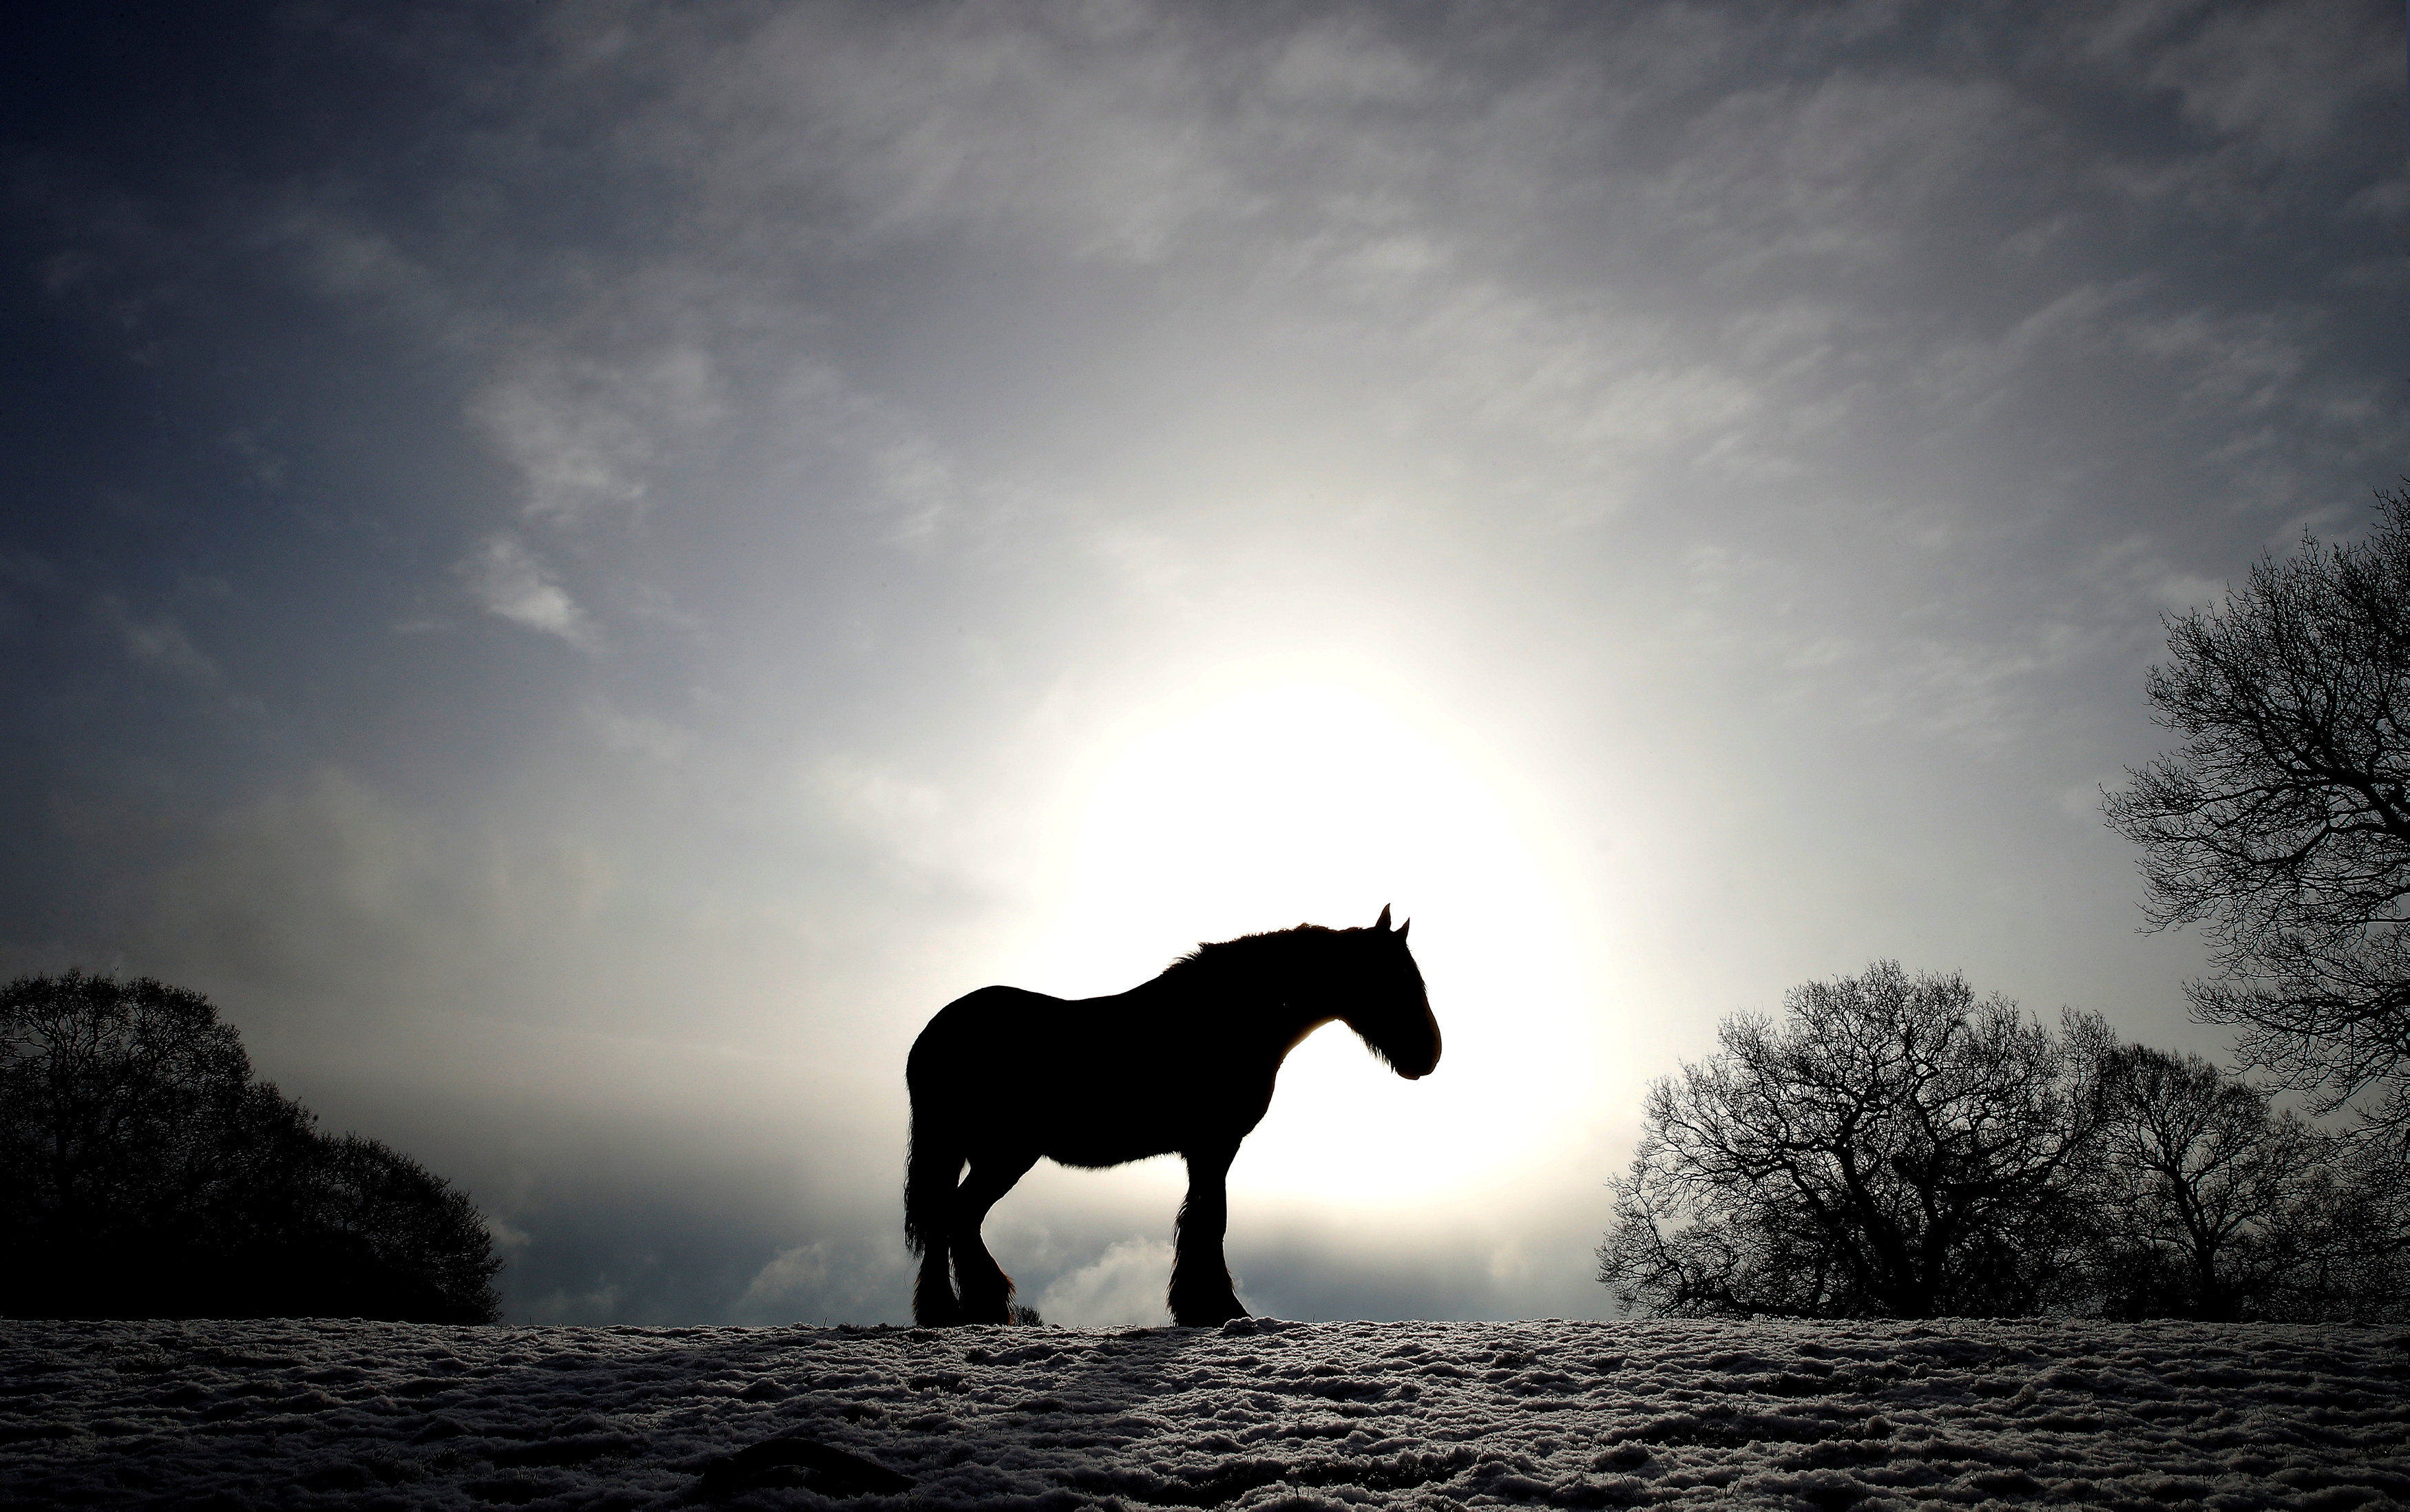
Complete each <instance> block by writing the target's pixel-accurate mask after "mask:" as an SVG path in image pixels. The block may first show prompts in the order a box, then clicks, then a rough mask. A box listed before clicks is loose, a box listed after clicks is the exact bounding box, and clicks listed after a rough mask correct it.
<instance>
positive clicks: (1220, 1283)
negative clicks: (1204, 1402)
mask: <svg viewBox="0 0 2410 1512" xmlns="http://www.w3.org/2000/svg"><path fill="white" fill-rule="evenodd" d="M1238 1154H1239V1147H1238V1146H1237V1145H1236V1144H1232V1145H1230V1146H1228V1147H1227V1148H1212V1149H1204V1150H1188V1151H1184V1152H1183V1156H1184V1157H1185V1158H1186V1160H1187V1161H1188V1199H1187V1200H1186V1201H1184V1202H1183V1203H1181V1204H1180V1218H1179V1221H1178V1223H1177V1225H1176V1228H1175V1233H1176V1236H1177V1237H1176V1239H1175V1241H1174V1244H1175V1248H1174V1253H1173V1255H1172V1259H1171V1320H1172V1321H1173V1322H1174V1323H1177V1324H1180V1325H1181V1326H1183V1328H1198V1327H1210V1326H1212V1325H1213V1324H1216V1323H1221V1322H1225V1321H1227V1320H1228V1319H1230V1318H1234V1317H1244V1316H1247V1310H1246V1309H1245V1308H1243V1307H1241V1306H1240V1305H1239V1294H1238V1292H1237V1291H1236V1290H1235V1289H1233V1288H1232V1287H1231V1286H1230V1267H1229V1265H1228V1263H1227V1261H1225V1260H1224V1259H1223V1258H1222V1235H1223V1233H1224V1231H1225V1230H1227V1229H1228V1228H1229V1227H1230V1192H1229V1176H1230V1162H1231V1161H1232V1160H1233V1159H1234V1158H1236V1157H1237V1156H1238Z"/></svg>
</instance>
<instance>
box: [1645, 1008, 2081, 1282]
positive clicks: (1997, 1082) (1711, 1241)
mask: <svg viewBox="0 0 2410 1512" xmlns="http://www.w3.org/2000/svg"><path fill="white" fill-rule="evenodd" d="M1721 1039H1722V1046H1723V1049H1722V1053H1721V1054H1718V1055H1716V1056H1714V1057H1713V1058H1711V1059H1709V1060H1708V1061H1706V1063H1704V1064H1701V1065H1686V1066H1684V1067H1683V1068H1682V1071H1681V1074H1680V1075H1679V1076H1677V1077H1673V1078H1668V1079H1666V1080H1663V1081H1661V1082H1659V1083H1656V1084H1655V1085H1654V1086H1652V1087H1651V1088H1650V1090H1649V1097H1648V1115H1647V1127H1646V1130H1645V1132H1644V1135H1643V1138H1642V1140H1641V1143H1640V1147H1639V1150H1638V1153H1637V1154H1636V1155H1635V1156H1634V1157H1633V1164H1632V1168H1631V1170H1630V1171H1629V1172H1628V1173H1627V1174H1626V1175H1625V1176H1623V1177H1621V1178H1619V1179H1618V1180H1617V1181H1616V1182H1615V1183H1613V1190H1614V1193H1615V1218H1614V1226H1613V1228H1612V1229H1610V1231H1609V1232H1608V1235H1607V1238H1606V1242H1605V1243H1604V1245H1602V1246H1601V1248H1600V1251H1599V1261H1600V1269H1599V1279H1600V1280H1601V1281H1603V1282H1604V1283H1606V1284H1607V1285H1608V1286H1610V1287H1614V1288H1615V1292H1616V1295H1617V1298H1618V1300H1619V1301H1621V1302H1622V1304H1623V1305H1624V1306H1626V1307H1639V1308H1642V1309H1645V1310H1647V1311H1649V1312H1653V1313H1657V1314H1661V1315H1674V1316H1704V1315H1714V1314H1736V1313H1773V1314H1784V1315H1790V1316H1828V1317H1829V1316H1895V1317H1927V1316H1936V1315H1939V1314H1965V1315H2006V1314H2024V1313H2033V1312H2038V1311H2040V1310H2041V1309H2042V1308H2043V1307H2044V1306H2046V1305H2049V1304H2051V1303H2052V1302H2054V1301H2056V1300H2057V1299H2058V1292H2057V1288H2058V1287H2060V1286H2061V1285H2062V1283H2065V1282H2067V1281H2069V1280H2071V1279H2072V1278H2073V1277H2074V1275H2075V1274H2076V1272H2077V1270H2078V1269H2079V1268H2078V1267H2076V1266H2074V1265H2073V1264H2072V1263H2071V1260H2072V1258H2074V1257H2075V1256H2077V1255H2078V1254H2080V1251H2081V1244H2082V1239H2083V1216H2084V1213H2085V1209H2084V1205H2083V1202H2082V1200H2081V1198H2080V1195H2079V1193H2078V1190H2077V1185H2078V1184H2077V1180H2076V1178H2077V1174H2078V1172H2077V1170H2076V1167H2075V1161H2074V1157H2075V1156H2076V1155H2077V1154H2078V1152H2080V1151H2081V1150H2082V1149H2083V1146H2084V1144H2085V1142H2086V1141H2087V1139H2088V1137H2089V1128H2088V1125H2087V1116H2088V1115H2087V1112H2086V1110H2088V1109H2090V1108H2091V1107H2093V1106H2095V1105H2096V1099H2093V1098H2089V1097H2088V1096H2085V1095H2083V1093H2082V1092H2081V1089H2080V1088H2079V1087H2078V1086H2077V1084H2076V1083H2077V1080H2078V1079H2079V1078H2080V1075H2081V1063H2080V1059H2079V1058H2078V1057H2073V1056H2070V1055H2069V1053H2068V1050H2067V1047H2066V1045H2065V1044H2064V1042H2063V1041H2061V1040H2060V1039H2058V1038H2057V1037H2055V1036H2054V1035H2052V1034H2051V1033H2050V1032H2049V1031H2047V1030H2045V1029H2044V1028H2042V1027H2041V1026H2040V1025H2036V1024H2033V1023H2030V1022H2028V1021H2027V1020H2026V1019H2025V1016H2024V1015H2023V1014H2022V1013H2021V1012H2020V1011H2019V1010H2018V1009H2017V1007H2016V1005H2015V1004H2014V1003H2012V1002H2010V1001H2008V1000H2007V999H2005V998H2002V997H1999V996H1992V997H1989V998H1986V999H1983V1000H1982V1001H1980V1002H1979V1001H1977V1000H1976V998H1975V996H1974V994H1973V992H1972V990H1971V989H1969V988H1968V986H1967V983H1966V981H1964V980H1963V979H1962V978H1960V977H1958V976H1956V975H1955V974H1951V975H1936V974H1924V975H1918V976H1910V975H1909V974H1908V973H1907V972H1906V971H1904V970H1902V969H1901V968H1900V967H1899V965H1898V963H1896V962H1894V961H1880V962H1877V963H1875V964H1874V965H1873V966H1871V967H1868V968H1867V969H1866V972H1865V973H1864V974H1863V975H1860V976H1857V977H1844V978H1840V979H1838V980H1837V981H1830V982H1810V983H1808V984H1807V985H1805V986H1802V987H1798V988H1794V989H1793V991H1792V992H1791V993H1790V994H1789V995H1787V996H1786V998H1785V1000H1784V1011H1783V1016H1782V1020H1781V1022H1780V1023H1779V1024H1777V1023H1774V1022H1771V1021H1768V1020H1766V1019H1764V1018H1761V1017H1753V1016H1747V1015H1743V1016H1737V1017H1735V1018H1732V1019H1728V1020H1726V1021H1725V1023H1724V1025H1723V1026H1722V1030H1721Z"/></svg>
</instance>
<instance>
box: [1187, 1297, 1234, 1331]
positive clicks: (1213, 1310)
mask: <svg viewBox="0 0 2410 1512" xmlns="http://www.w3.org/2000/svg"><path fill="white" fill-rule="evenodd" d="M1245 1316H1248V1314H1247V1310H1246V1309H1245V1308H1243V1307H1241V1306H1240V1305H1239V1302H1238V1299H1236V1298H1232V1299H1231V1300H1230V1301H1226V1302H1209V1303H1207V1304H1205V1305H1204V1306H1201V1307H1175V1308H1173V1309H1172V1310H1171V1322H1172V1326H1173V1327H1175V1328H1183V1329H1218V1328H1220V1327H1221V1326H1222V1325H1223V1324H1225V1323H1227V1322H1228V1321H1230V1319H1232V1318H1234V1317H1245Z"/></svg>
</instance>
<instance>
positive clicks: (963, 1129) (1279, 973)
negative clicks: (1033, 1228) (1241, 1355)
mask: <svg viewBox="0 0 2410 1512" xmlns="http://www.w3.org/2000/svg"><path fill="white" fill-rule="evenodd" d="M1411 924H1412V921H1411V920H1409V921H1408V922H1407V923H1405V924H1401V925H1399V926H1398V927H1397V928H1396V929H1394V930H1393V929H1391V928H1390V927H1389V910H1388V909H1386V908H1384V909H1382V910H1381V917H1380V918H1379V919H1378V920H1377V921H1376V922H1374V923H1372V925H1371V926H1370V927H1368V928H1364V929H1326V928H1324V927H1323V926H1321V925H1320V924H1299V925H1298V926H1297V927H1296V928H1295V929H1283V930H1278V931H1275V932H1273V933H1270V934H1263V935H1248V936H1245V937H1243V938H1239V939H1232V940H1225V941H1223V942H1221V943H1220V944H1214V945H1200V946H1198V948H1197V949H1196V950H1195V951H1192V952H1189V953H1188V954H1186V955H1184V956H1182V957H1181V958H1180V959H1179V960H1177V961H1174V962H1173V963H1172V964H1171V965H1170V966H1169V967H1166V968H1165V970H1164V972H1163V974H1162V975H1161V976H1158V977H1156V978H1155V979H1154V981H1148V982H1142V983H1140V985H1138V986H1136V987H1133V988H1131V989H1130V990H1129V991H1127V992H1125V993H1116V994H1114V995H1113V996H1110V997H1082V998H1076V999H1069V1000H1067V999H1064V998H1060V997H1049V996H1045V995H1044V994H1042V993H1034V992H1024V991H1022V990H1021V989H1020V988H1017V987H982V988H980V990H979V991H977V992H975V993H972V994H970V995H969V996H965V997H958V998H956V999H955V1000H954V1001H952V1002H951V1003H948V1004H947V1005H946V1006H945V1007H944V1008H943V1009H940V1010H938V1012H937V1016H936V1018H933V1019H931V1020H930V1021H929V1025H928V1027H927V1028H924V1029H922V1031H921V1038H920V1039H916V1040H914V1041H913V1043H912V1054H911V1057H910V1058H909V1059H908V1060H907V1062H906V1063H905V1069H904V1081H905V1084H906V1085H907V1087H908V1088H909V1089H910V1091H911V1095H912V1146H911V1154H910V1156H909V1157H908V1158H907V1162H906V1166H905V1177H904V1238H905V1242H906V1243H907V1244H909V1245H910V1246H911V1249H912V1252H913V1253H914V1254H916V1255H918V1256H920V1257H921V1275H920V1280H919V1282H918V1284H917V1285H916V1286H915V1287H914V1288H913V1292H912V1316H913V1318H914V1320H915V1321H917V1322H920V1323H923V1324H942V1323H1006V1322H1010V1321H1011V1320H1012V1315H1013V1308H1012V1278H1011V1277H1010V1276H1009V1275H1007V1274H1005V1273H1004V1270H1003V1268H1002V1267H1001V1266H999V1265H997V1264H996V1263H995V1257H994V1256H993V1255H990V1254H989V1253H988V1251H987V1246H986V1245H985V1244H984V1243H980V1224H981V1223H983V1222H985V1221H986V1219H987V1214H988V1210H989V1209H990V1208H992V1207H994V1205H995V1203H996V1200H997V1199H1000V1198H1001V1197H1003V1196H1004V1194H1005V1193H1007V1192H1009V1191H1010V1190H1012V1187H1013V1184H1014V1183H1016V1182H1018V1181H1020V1180H1021V1178H1022V1177H1023V1176H1024V1175H1026V1174H1028V1172H1029V1168H1030V1167H1032V1166H1034V1165H1036V1164H1037V1163H1038V1156H1047V1157H1049V1158H1051V1159H1053V1160H1055V1161H1058V1162H1060V1163H1061V1164H1063V1165H1067V1166H1077V1167H1080V1168H1082V1169H1084V1170H1101V1169H1103V1168H1104V1167H1107V1166H1118V1165H1121V1164H1123V1163H1125V1162H1126V1161H1131V1160H1143V1159H1145V1158H1146V1157H1147V1156H1157V1155H1175V1154H1176V1155H1178V1156H1181V1157H1182V1158H1183V1159H1184V1160H1185V1161H1186V1162H1187V1165H1188V1196H1187V1199H1186V1200H1185V1201H1183V1202H1182V1203H1181V1205H1180V1215H1179V1218H1178V1220H1177V1224H1176V1232H1177V1236H1178V1240H1177V1245H1176V1250H1175V1254H1174V1258H1173V1260H1172V1266H1171V1287H1170V1302H1171V1316H1172V1320H1173V1321H1174V1322H1176V1323H1181V1324H1183V1325H1197V1324H1213V1323H1220V1322H1222V1321H1224V1320H1225V1319H1227V1318H1233V1317H1244V1316H1246V1314H1247V1310H1246V1309H1245V1308H1243V1307H1241V1306H1240V1305H1239V1298H1238V1294H1237V1292H1236V1291H1234V1290H1233V1289H1232V1287H1231V1286H1230V1272H1229V1269H1228V1267H1227V1265H1226V1264H1225V1263H1224V1261H1223V1258H1222V1235H1223V1230H1224V1229H1226V1228H1227V1225H1228V1222H1229V1204H1228V1198H1227V1189H1226V1185H1225V1183H1226V1179H1227V1176H1228V1174H1229V1170H1230V1161H1231V1160H1232V1159H1233V1158H1234V1157H1235V1156H1237V1155H1238V1153H1239V1141H1241V1140H1243V1139H1245V1138H1246V1137H1247V1135H1248V1133H1249V1132H1250V1131H1252V1130H1253V1129H1254V1128H1255V1127H1256V1124H1257V1123H1259V1122H1261V1121H1262V1119H1263V1116H1264V1110H1266V1109H1267V1108H1269V1107H1270V1106H1271V1100H1272V1084H1273V1083H1274V1081H1275V1080H1277V1079H1278V1077H1279V1075H1280V1069H1281V1062H1282V1061H1284V1060H1285V1059H1286V1058H1287V1056H1288V1053H1289V1052H1290V1051H1292V1050H1294V1049H1296V1048H1297V1046H1298V1044H1299V1042H1300V1041H1301V1040H1303V1039H1305V1037H1306V1036H1307V1035H1309V1034H1312V1033H1313V1032H1314V1030H1316V1029H1318V1028H1320V1027H1321V1026H1322V1025H1326V1024H1328V1023H1329V1022H1330V1021H1331V1020H1332V1019H1338V1020H1340V1021H1342V1022H1343V1023H1344V1024H1345V1025H1347V1026H1348V1027H1349V1028H1351V1029H1353V1030H1355V1031H1356V1033H1357V1035H1359V1036H1361V1037H1362V1039H1363V1040H1364V1042H1365V1044H1366V1045H1368V1046H1370V1047H1371V1048H1372V1053H1373V1054H1375V1055H1377V1056H1379V1057H1380V1058H1381V1059H1382V1060H1384V1061H1385V1062H1386V1063H1387V1064H1388V1065H1389V1067H1390V1068H1391V1069H1393V1070H1395V1071H1396V1072H1397V1073H1398V1074H1399V1075H1400V1076H1402V1077H1405V1078H1406V1079H1407V1080H1409V1081H1412V1080H1414V1079H1416V1078H1417V1077H1421V1076H1426V1075H1428V1074H1430V1069H1431V1068H1433V1067H1435V1066H1437V1065H1438V1064H1439V1048H1440V1044H1439V1021H1438V1020H1437V1019H1435V1018H1433V1017H1432V1016H1431V1010H1430V998H1429V997H1428V996H1426V995H1425V993H1424V991H1423V977H1422V972H1421V971H1419V970H1417V969H1416V967H1415V958H1414V955H1413V953H1412V952H1409V951H1408V950H1407V949H1406V930H1407V928H1408V927H1410V926H1411ZM965 1162H968V1163H969V1166H970V1174H969V1175H968V1176H967V1177H964V1176H963V1175H962V1171H963V1166H964V1164H965ZM957 1178H961V1180H960V1185H957ZM950 1258H951V1265H952V1272H953V1275H952V1277H951V1278H950V1277H949V1275H948V1273H947V1271H948V1262H949V1259H950ZM956 1278H958V1279H959V1280H960V1282H961V1290H960V1291H959V1292H957V1291H956V1290H955V1287H954V1280H955V1279H956Z"/></svg>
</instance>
